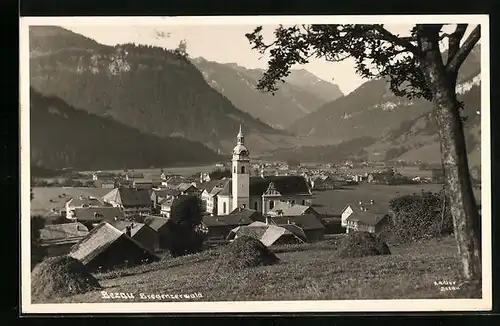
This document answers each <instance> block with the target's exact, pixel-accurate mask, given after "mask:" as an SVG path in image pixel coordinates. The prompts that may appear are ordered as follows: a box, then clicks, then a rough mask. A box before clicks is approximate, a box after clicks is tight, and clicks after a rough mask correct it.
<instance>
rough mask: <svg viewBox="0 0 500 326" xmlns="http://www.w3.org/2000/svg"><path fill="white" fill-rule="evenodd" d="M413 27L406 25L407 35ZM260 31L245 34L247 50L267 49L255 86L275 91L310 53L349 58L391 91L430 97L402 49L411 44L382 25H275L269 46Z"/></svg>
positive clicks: (411, 57) (334, 58)
mask: <svg viewBox="0 0 500 326" xmlns="http://www.w3.org/2000/svg"><path fill="white" fill-rule="evenodd" d="M416 31H417V30H416V28H414V29H412V30H411V31H410V33H411V36H410V37H414V36H415V34H416ZM261 32H262V26H259V27H257V28H256V29H255V30H254V31H253V33H248V34H246V37H247V38H248V40H249V41H250V43H251V44H253V49H256V50H258V51H260V52H261V53H265V51H266V50H268V49H270V54H271V59H270V60H269V69H268V71H267V72H266V73H265V74H264V77H263V78H262V79H261V81H260V82H259V84H258V87H259V88H260V89H263V90H267V91H271V92H274V91H276V89H277V88H276V81H284V77H286V76H288V74H289V73H290V68H291V67H292V66H293V65H295V64H305V63H308V62H309V59H310V58H311V57H315V58H324V59H326V60H327V61H334V62H335V61H343V60H345V59H347V58H352V59H354V61H355V68H356V72H357V73H358V74H359V75H361V76H362V77H364V78H388V79H389V81H390V88H391V90H392V91H393V92H394V94H396V95H398V96H406V97H408V98H415V97H424V98H426V99H431V98H432V96H431V93H430V91H429V89H428V87H427V85H426V83H425V81H424V75H423V73H422V72H421V70H420V69H418V66H419V65H418V62H417V58H416V57H415V55H413V53H412V52H411V51H410V50H409V49H408V47H415V45H413V44H411V43H410V42H408V41H406V40H403V39H402V38H398V37H397V36H395V35H393V34H391V33H389V32H388V31H387V30H386V29H385V28H384V26H383V25H380V24H373V25H358V24H356V25H350V24H345V25H336V24H331V25H301V26H297V25H294V26H291V27H283V26H282V25H280V26H279V27H278V28H277V29H276V30H275V32H274V34H275V37H276V40H275V41H274V42H273V43H271V44H265V43H264V41H263V37H262V34H261ZM415 48H416V47H415Z"/></svg>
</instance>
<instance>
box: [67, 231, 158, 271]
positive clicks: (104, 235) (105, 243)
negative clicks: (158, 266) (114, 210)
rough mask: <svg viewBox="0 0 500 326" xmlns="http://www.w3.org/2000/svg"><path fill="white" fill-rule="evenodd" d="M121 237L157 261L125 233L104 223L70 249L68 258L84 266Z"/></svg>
mask: <svg viewBox="0 0 500 326" xmlns="http://www.w3.org/2000/svg"><path fill="white" fill-rule="evenodd" d="M121 237H124V238H125V239H127V241H130V242H132V243H134V244H135V245H136V246H138V247H139V248H141V249H142V250H143V251H144V252H146V254H148V255H150V256H152V257H154V258H157V259H158V257H157V256H156V255H154V254H153V253H151V252H150V251H149V250H148V249H146V248H144V247H143V246H142V245H141V244H140V243H139V242H137V241H135V240H134V239H132V238H130V237H129V236H127V235H126V234H125V233H123V232H121V231H120V230H118V229H117V228H115V227H114V226H112V225H111V224H109V223H106V222H103V223H101V224H99V225H98V226H96V227H95V228H94V229H93V230H92V231H91V232H90V233H89V234H88V235H87V236H86V237H85V238H84V239H82V240H81V241H80V242H78V243H77V244H75V245H74V246H73V247H72V248H71V251H70V253H69V256H71V257H73V258H75V259H78V260H79V261H81V262H82V263H83V264H84V265H86V264H88V263H89V262H90V261H92V260H93V259H94V258H95V257H97V256H98V255H99V254H100V253H102V252H104V251H105V250H106V249H107V248H108V247H109V246H111V245H112V244H113V243H114V242H115V241H116V240H118V239H119V238H121Z"/></svg>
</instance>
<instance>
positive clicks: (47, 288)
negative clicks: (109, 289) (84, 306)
mask: <svg viewBox="0 0 500 326" xmlns="http://www.w3.org/2000/svg"><path fill="white" fill-rule="evenodd" d="M100 288H101V286H100V284H99V282H98V281H97V280H96V279H95V278H94V276H92V275H91V274H90V273H89V272H88V271H87V268H86V267H85V266H84V265H83V264H82V263H81V262H80V261H78V260H76V259H74V258H71V257H68V256H60V257H51V258H48V259H46V260H44V261H42V262H41V263H39V264H38V265H37V266H36V267H35V268H34V269H33V271H32V272H31V296H32V298H33V300H35V301H40V300H41V301H43V300H47V299H51V298H54V297H64V296H70V295H75V294H80V293H85V292H88V291H93V290H97V289H100Z"/></svg>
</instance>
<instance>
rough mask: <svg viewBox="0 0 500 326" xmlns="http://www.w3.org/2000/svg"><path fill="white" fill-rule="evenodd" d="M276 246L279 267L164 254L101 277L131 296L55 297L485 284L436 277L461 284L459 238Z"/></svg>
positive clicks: (331, 293)
mask: <svg viewBox="0 0 500 326" xmlns="http://www.w3.org/2000/svg"><path fill="white" fill-rule="evenodd" d="M341 237H342V236H341V235H339V236H338V238H337V239H332V240H328V241H323V242H319V243H313V244H305V245H295V246H289V247H277V248H274V249H272V250H273V251H274V252H275V253H276V255H277V256H278V258H279V259H280V262H279V263H278V264H277V265H272V266H265V267H254V268H248V269H246V270H243V271H242V272H239V273H234V272H230V271H226V270H223V269H220V268H218V266H219V259H220V258H219V253H218V250H222V249H223V248H221V249H213V250H209V251H205V252H202V253H200V254H195V255H190V256H185V257H180V258H174V259H168V258H166V259H164V260H163V261H160V262H156V263H152V264H149V265H143V266H139V267H135V268H129V269H122V270H117V271H113V272H110V273H107V274H100V275H96V277H97V278H98V280H99V282H100V283H101V285H102V286H103V291H106V292H107V293H120V292H124V293H132V294H133V295H134V298H133V299H112V300H111V299H106V298H103V296H102V294H101V292H99V291H96V292H89V293H86V294H82V295H76V296H73V297H65V298H59V299H57V300H55V302H67V303H71V302H72V303H75V302H91V303H92V302H130V301H136V302H139V301H141V302H144V301H145V300H146V301H193V300H202V301H240V300H241V301H252V300H340V299H431V298H480V296H481V294H480V293H481V292H480V285H478V284H473V285H470V284H468V285H461V286H460V289H459V290H454V291H441V289H440V287H439V286H437V285H436V284H435V282H440V281H448V282H456V284H457V285H458V284H461V282H460V276H459V262H458V259H457V250H456V246H455V241H454V238H453V237H446V238H442V239H433V240H427V241H425V242H421V243H417V244H413V245H406V246H400V247H391V248H390V249H391V252H392V255H388V256H372V257H365V258H356V259H354V258H350V259H343V258H340V257H338V255H337V251H336V248H337V245H338V242H339V238H341ZM140 293H144V294H160V295H161V294H170V295H175V294H191V293H201V295H202V298H195V299H180V300H179V299H172V298H170V299H169V298H165V297H164V298H163V299H162V298H160V299H144V298H143V299H141V297H140Z"/></svg>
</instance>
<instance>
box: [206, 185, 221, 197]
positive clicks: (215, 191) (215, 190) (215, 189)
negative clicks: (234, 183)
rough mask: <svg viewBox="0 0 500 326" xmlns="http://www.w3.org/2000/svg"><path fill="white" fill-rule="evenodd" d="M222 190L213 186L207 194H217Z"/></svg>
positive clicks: (212, 195)
mask: <svg viewBox="0 0 500 326" xmlns="http://www.w3.org/2000/svg"><path fill="white" fill-rule="evenodd" d="M221 191H222V187H217V186H216V187H213V188H212V191H210V193H209V195H210V196H211V197H214V196H217V195H218V194H219V193H220V192H221Z"/></svg>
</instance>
